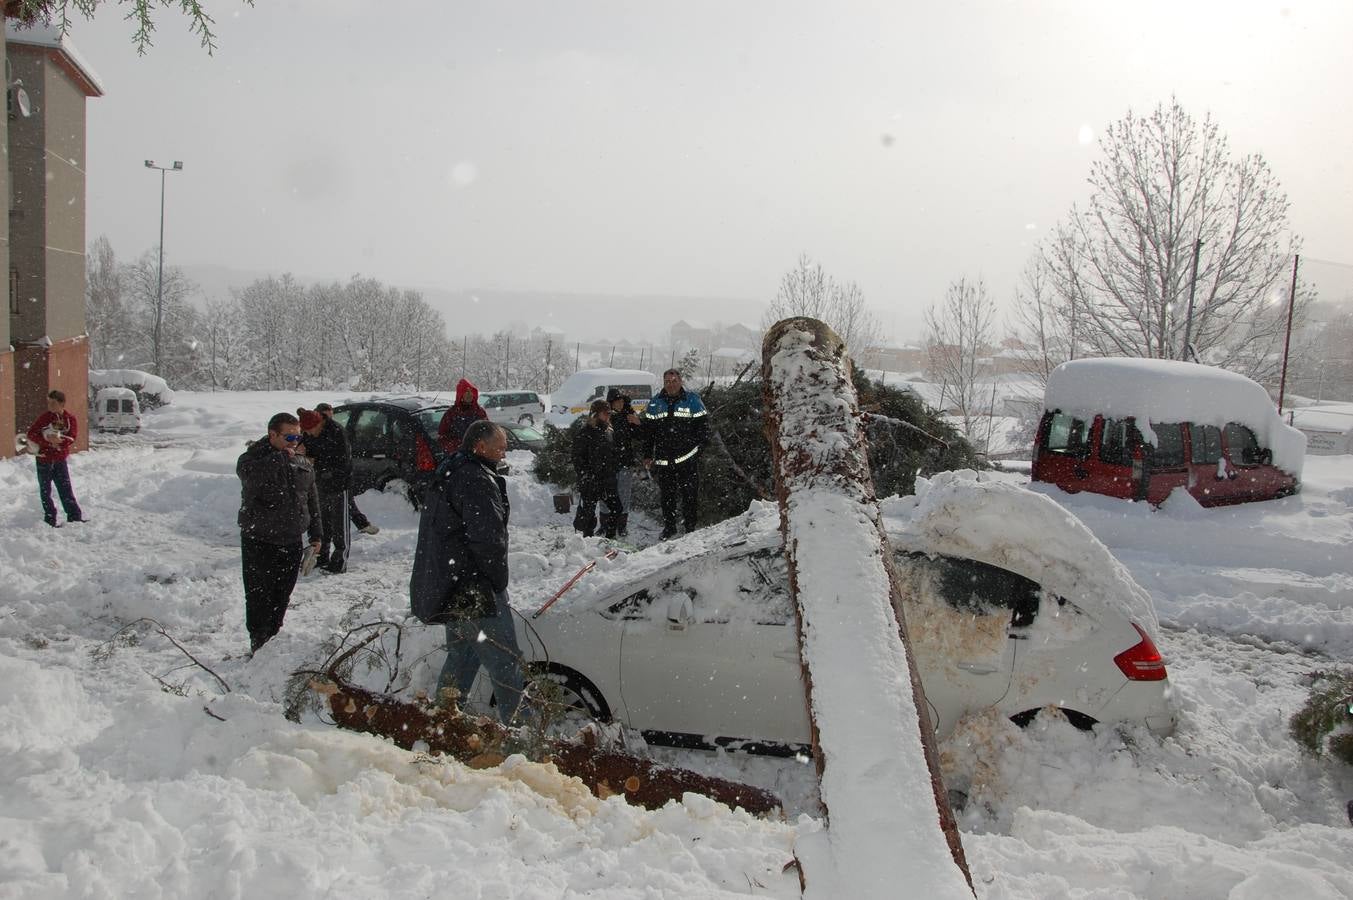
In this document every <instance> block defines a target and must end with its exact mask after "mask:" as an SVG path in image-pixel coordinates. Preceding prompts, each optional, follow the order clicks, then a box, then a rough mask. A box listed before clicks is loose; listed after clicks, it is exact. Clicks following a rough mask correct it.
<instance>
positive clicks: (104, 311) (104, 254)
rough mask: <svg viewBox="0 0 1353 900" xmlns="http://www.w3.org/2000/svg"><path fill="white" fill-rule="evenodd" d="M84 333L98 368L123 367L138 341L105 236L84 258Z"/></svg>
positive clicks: (93, 360) (93, 245)
mask: <svg viewBox="0 0 1353 900" xmlns="http://www.w3.org/2000/svg"><path fill="white" fill-rule="evenodd" d="M85 331H86V332H87V333H88V334H89V362H90V365H92V366H93V367H94V368H96V369H115V368H119V367H121V365H122V362H123V358H124V356H125V354H126V353H127V352H128V351H129V350H130V349H131V348H132V346H133V344H134V343H135V341H136V338H135V329H134V327H133V324H132V316H131V311H130V310H129V309H128V308H127V299H126V297H125V296H124V285H123V272H122V267H121V266H120V265H119V264H118V261H117V257H116V255H115V254H114V253H113V245H112V244H111V243H110V242H109V241H108V238H107V236H105V235H100V236H99V237H98V238H96V239H95V241H94V243H93V244H92V245H91V246H90V248H89V252H88V253H87V254H86V255H85Z"/></svg>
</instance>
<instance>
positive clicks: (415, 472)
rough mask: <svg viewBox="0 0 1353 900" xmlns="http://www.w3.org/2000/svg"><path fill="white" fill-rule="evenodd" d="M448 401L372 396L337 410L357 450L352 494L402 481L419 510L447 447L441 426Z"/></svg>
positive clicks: (337, 418)
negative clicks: (440, 433) (439, 435)
mask: <svg viewBox="0 0 1353 900" xmlns="http://www.w3.org/2000/svg"><path fill="white" fill-rule="evenodd" d="M447 407H448V404H447V403H446V402H445V401H443V400H432V399H430V398H425V397H408V398H396V399H389V400H367V401H361V402H356V403H345V404H343V405H342V406H339V407H337V408H335V409H334V421H335V422H337V423H338V424H339V425H342V426H343V428H344V429H345V430H346V431H347V435H348V444H349V446H350V447H351V448H352V492H353V494H354V495H355V494H360V493H362V492H363V491H368V490H371V489H373V488H374V489H376V490H380V491H383V490H385V489H386V488H387V487H388V486H390V485H392V484H394V483H396V482H400V483H403V484H404V485H406V486H407V487H406V488H405V489H406V491H407V496H408V498H409V502H410V503H412V504H413V505H414V507H415V508H416V507H417V506H418V505H419V498H420V497H421V496H422V492H423V489H424V487H425V486H426V484H427V481H428V479H429V478H431V477H432V473H433V472H434V471H435V470H436V468H437V464H438V463H440V462H441V461H442V459H443V458H444V457H445V455H446V454H445V451H444V450H442V448H441V445H440V444H439V443H438V442H437V426H438V425H439V424H441V421H442V414H443V413H445V412H446V410H447Z"/></svg>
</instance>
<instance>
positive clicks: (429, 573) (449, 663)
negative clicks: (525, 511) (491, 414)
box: [409, 421, 523, 723]
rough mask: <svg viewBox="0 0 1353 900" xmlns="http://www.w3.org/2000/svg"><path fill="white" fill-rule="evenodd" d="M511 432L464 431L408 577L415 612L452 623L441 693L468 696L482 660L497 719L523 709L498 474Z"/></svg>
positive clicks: (421, 523)
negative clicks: (509, 600)
mask: <svg viewBox="0 0 1353 900" xmlns="http://www.w3.org/2000/svg"><path fill="white" fill-rule="evenodd" d="M506 453H507V432H505V431H503V429H502V428H501V427H500V426H498V425H496V424H494V423H493V422H489V421H480V422H474V423H472V424H471V425H470V427H469V428H467V429H466V431H465V437H464V440H463V442H462V446H461V448H460V450H458V451H457V452H456V453H453V454H452V455H451V457H450V458H449V459H446V460H444V461H443V462H442V464H441V465H440V466H438V467H437V471H436V473H435V474H434V476H433V478H432V481H431V482H430V483H429V485H428V490H427V493H426V494H425V495H424V504H423V511H422V513H421V516H420V518H419V520H418V543H417V545H416V546H415V548H414V554H413V574H412V575H411V576H410V577H409V601H410V605H411V606H412V609H413V614H414V615H415V616H417V617H418V618H419V619H422V620H423V621H424V622H427V623H428V624H445V625H446V663H445V665H443V666H442V673H441V676H440V677H439V678H438V679H437V692H438V695H439V696H440V694H441V691H442V689H444V688H455V689H456V690H457V691H458V692H459V696H462V697H463V696H465V695H466V694H467V693H468V692H469V690H470V688H471V687H472V686H473V685H474V679H475V674H476V673H477V672H478V671H479V666H480V664H481V663H482V664H483V666H484V668H485V669H486V670H487V671H488V675H489V678H490V680H491V681H492V682H493V690H494V694H495V695H496V697H497V700H498V717H499V719H501V720H502V721H503V722H505V723H510V722H512V720H513V719H514V717H515V716H516V714H517V707H518V706H519V705H520V704H521V696H522V685H523V678H522V670H521V665H520V660H521V651H520V650H519V649H518V646H517V632H516V629H515V628H514V627H513V624H512V615H513V614H512V607H511V606H510V605H509V603H508V596H507V574H508V573H507V517H508V512H509V508H508V500H507V482H506V480H504V479H503V477H502V476H501V475H499V474H498V472H497V466H498V463H499V462H501V461H502V459H503V455H504V454H506Z"/></svg>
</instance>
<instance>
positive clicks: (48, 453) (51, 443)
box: [27, 390, 89, 528]
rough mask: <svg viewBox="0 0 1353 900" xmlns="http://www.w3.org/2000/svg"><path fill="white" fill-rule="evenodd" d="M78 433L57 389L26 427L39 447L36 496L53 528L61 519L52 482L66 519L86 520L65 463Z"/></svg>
mask: <svg viewBox="0 0 1353 900" xmlns="http://www.w3.org/2000/svg"><path fill="white" fill-rule="evenodd" d="M79 436H80V426H79V424H78V423H77V422H76V421H75V416H73V415H71V414H70V413H68V412H66V395H65V394H64V393H62V392H61V391H56V390H54V391H50V392H48V394H47V411H46V412H45V413H43V414H42V415H40V416H38V417H37V419H35V420H34V421H33V424H32V425H30V426H28V435H27V437H28V442H29V444H31V445H32V446H34V447H37V448H38V499H40V500H41V501H42V521H44V522H46V523H47V524H48V525H50V526H52V527H53V528H60V527H61V520H60V519H58V518H57V517H56V504H55V503H53V502H52V485H56V495H57V496H58V497H60V498H61V510H62V512H64V513H65V514H66V521H67V522H88V521H89V520H88V519H86V518H85V514H84V513H83V512H81V511H80V504H79V502H78V501H77V500H76V499H75V490H74V489H73V488H72V487H71V486H70V468H69V466H68V464H67V463H66V457H68V456H70V451H71V448H72V447H74V446H75V441H76V438H78V437H79Z"/></svg>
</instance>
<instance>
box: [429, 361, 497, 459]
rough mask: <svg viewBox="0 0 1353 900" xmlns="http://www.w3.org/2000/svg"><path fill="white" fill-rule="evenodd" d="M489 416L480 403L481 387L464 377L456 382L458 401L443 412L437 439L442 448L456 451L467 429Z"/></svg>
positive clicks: (452, 451)
mask: <svg viewBox="0 0 1353 900" xmlns="http://www.w3.org/2000/svg"><path fill="white" fill-rule="evenodd" d="M488 417H489V414H488V413H486V412H484V407H482V406H480V405H479V388H477V387H475V386H474V385H473V384H471V383H470V382H469V381H468V380H466V379H464V378H462V379H461V380H460V381H458V382H456V402H455V403H453V404H451V406H450V407H448V408H447V410H446V412H444V413H442V421H441V424H439V425H438V426H437V440H438V441H439V442H440V443H441V445H442V449H443V450H445V451H446V452H447V453H455V452H456V451H457V450H459V449H460V442H461V441H462V440H464V438H465V429H467V428H469V427H470V425H471V423H474V422H478V421H481V420H483V419H487V418H488Z"/></svg>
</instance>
